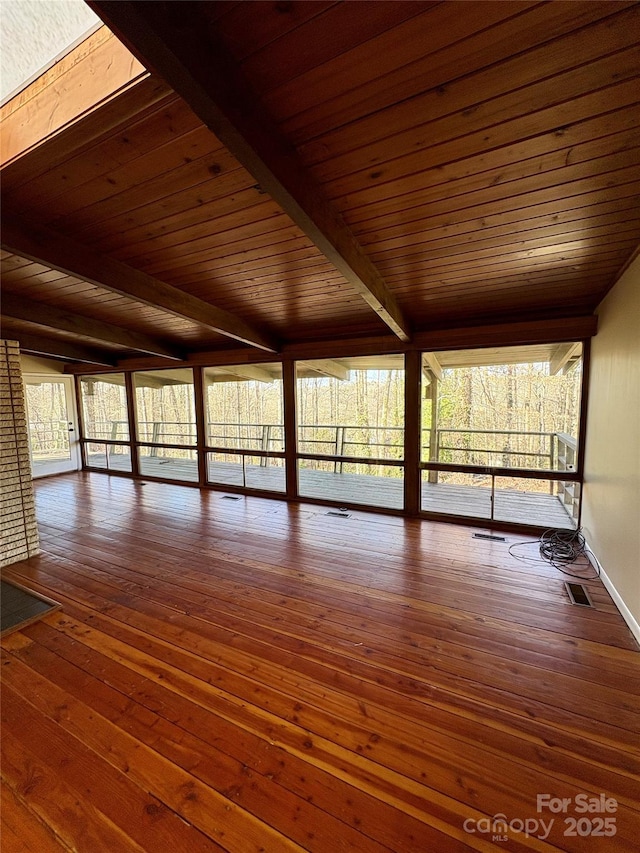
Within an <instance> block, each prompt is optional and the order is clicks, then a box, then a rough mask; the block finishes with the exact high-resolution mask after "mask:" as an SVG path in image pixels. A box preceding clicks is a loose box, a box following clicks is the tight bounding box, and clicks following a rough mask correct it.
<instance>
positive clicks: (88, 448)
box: [80, 373, 131, 472]
mask: <svg viewBox="0 0 640 853" xmlns="http://www.w3.org/2000/svg"><path fill="white" fill-rule="evenodd" d="M80 396H81V401H82V422H83V427H84V438H85V439H93V440H92V441H86V440H85V441H84V453H85V461H86V464H87V465H88V466H89V467H90V468H105V469H107V470H109V471H125V472H131V447H130V445H129V438H130V436H129V419H128V410H127V392H126V388H125V378H124V373H101V374H95V375H93V376H82V377H81V379H80Z"/></svg>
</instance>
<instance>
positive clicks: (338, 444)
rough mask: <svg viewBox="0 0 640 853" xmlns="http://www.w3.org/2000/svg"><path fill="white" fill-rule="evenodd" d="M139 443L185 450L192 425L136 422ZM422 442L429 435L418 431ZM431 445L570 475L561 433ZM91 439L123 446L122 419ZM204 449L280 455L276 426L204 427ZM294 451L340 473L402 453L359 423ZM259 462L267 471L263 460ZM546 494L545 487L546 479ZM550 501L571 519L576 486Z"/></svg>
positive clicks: (399, 439)
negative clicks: (349, 462) (352, 462)
mask: <svg viewBox="0 0 640 853" xmlns="http://www.w3.org/2000/svg"><path fill="white" fill-rule="evenodd" d="M138 430H139V438H140V441H142V442H144V443H147V444H150V445H156V446H152V447H151V448H150V451H149V453H150V455H151V456H157V455H158V453H159V451H160V450H161V445H173V446H174V447H176V446H183V445H184V446H185V450H186V448H187V447H189V446H190V447H193V446H194V445H195V444H196V425H195V423H194V422H191V421H184V422H178V421H140V422H138ZM424 435H425V437H426V438H428V437H429V435H430V433H429V431H428V430H427V431H425V432H424ZM433 435H434V446H433V448H431V447H430V446H429V444H425V445H423V447H422V459H423V460H425V461H427V460H428V461H430V462H445V463H450V464H451V463H453V464H460V465H461V466H464V465H476V466H478V465H481V466H486V467H487V468H491V467H502V468H528V469H534V470H535V469H537V470H540V471H542V470H548V471H558V470H559V471H572V472H573V471H575V466H576V455H577V441H576V439H575V438H574V437H573V436H570V435H567V434H566V433H561V432H535V431H525V430H482V429H449V428H441V429H437V430H435V431H434V432H433ZM91 438H93V439H97V440H99V441H100V440H102V441H104V442H105V443H108V442H109V441H120V442H122V441H123V440H124V441H126V440H127V438H128V424H127V422H126V421H103V422H97V423H96V422H94V423H93V424H92V428H91ZM207 445H208V446H209V447H211V448H216V449H217V450H218V451H220V452H223V451H225V450H226V451H231V452H233V451H234V450H238V451H251V450H257V451H260V452H261V453H263V454H268V453H282V452H283V450H284V427H283V426H282V425H280V424H263V423H253V424H238V423H229V422H216V421H209V422H208V423H207ZM123 451H124V452H127V450H126V447H123V446H122V445H118V444H114V445H111V446H110V450H109V452H110V453H119V452H123ZM298 451H299V452H300V453H304V454H313V455H318V456H327V457H329V458H330V460H331V461H332V462H333V467H334V471H335V472H336V473H342V471H343V466H344V463H343V462H342V461H340V460H341V458H342V457H344V458H345V459H356V458H357V459H361V460H362V461H363V462H366V461H367V460H368V459H372V460H373V459H375V460H380V461H383V460H385V459H388V460H390V461H391V460H396V461H397V460H400V459H402V457H403V452H404V428H403V427H387V426H384V427H381V426H368V425H366V424H300V425H299V427H298ZM260 464H261V465H262V466H263V467H266V466H268V465H269V458H268V456H262V457H261V459H260ZM437 478H438V472H437V471H432V472H431V473H430V479H431V481H432V482H437ZM550 488H551V489H552V490H553V488H554V485H553V481H550ZM557 488H558V497H559V498H560V500H561V501H562V502H563V503H564V504H565V506H566V507H567V509H568V510H569V512H570V514H571V515H572V516H574V517H575V514H576V513H577V508H578V504H579V484H578V483H575V482H563V481H560V482H559V483H558V487H557Z"/></svg>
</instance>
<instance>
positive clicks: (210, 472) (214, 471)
mask: <svg viewBox="0 0 640 853" xmlns="http://www.w3.org/2000/svg"><path fill="white" fill-rule="evenodd" d="M207 476H208V478H209V482H210V483H218V484H219V485H221V486H240V487H242V486H244V472H243V467H242V456H238V455H237V454H234V453H207Z"/></svg>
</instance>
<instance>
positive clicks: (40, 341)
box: [5, 332, 115, 367]
mask: <svg viewBox="0 0 640 853" xmlns="http://www.w3.org/2000/svg"><path fill="white" fill-rule="evenodd" d="M5 337H9V338H10V339H11V340H16V341H18V343H19V344H20V350H21V352H28V353H31V354H32V355H44V356H49V357H51V358H63V359H65V360H66V361H80V362H82V363H84V364H95V365H105V366H107V367H113V365H114V364H115V359H110V358H109V357H108V356H105V355H104V353H100V352H96V351H95V350H93V349H91V347H85V346H83V345H82V344H76V343H72V342H71V341H63V340H56V339H54V338H41V337H40V336H39V335H32V334H28V333H26V332H7V333H6V335H5Z"/></svg>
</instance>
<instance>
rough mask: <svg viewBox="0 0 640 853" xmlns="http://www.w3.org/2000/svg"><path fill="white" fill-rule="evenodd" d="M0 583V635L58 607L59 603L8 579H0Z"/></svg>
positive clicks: (40, 617) (35, 619)
mask: <svg viewBox="0 0 640 853" xmlns="http://www.w3.org/2000/svg"><path fill="white" fill-rule="evenodd" d="M0 585H1V589H0V633H1V634H2V636H4V635H5V634H8V633H9V632H10V631H17V630H18V629H19V628H22V627H23V626H24V625H28V624H29V623H31V622H35V621H37V620H38V619H42V617H43V616H46V615H47V614H48V613H53V612H54V611H55V610H59V609H60V606H61V605H60V604H58V603H57V602H55V601H51V600H50V599H48V598H43V597H42V596H40V595H37V594H36V593H34V592H30V591H29V590H26V589H23V588H22V587H19V586H15V585H14V584H13V583H9V582H8V581H5V580H3V581H0Z"/></svg>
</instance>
